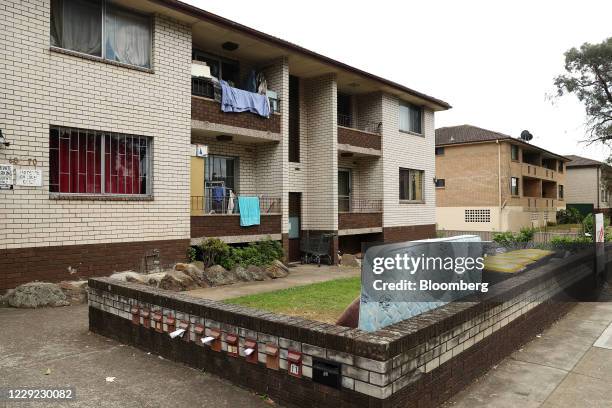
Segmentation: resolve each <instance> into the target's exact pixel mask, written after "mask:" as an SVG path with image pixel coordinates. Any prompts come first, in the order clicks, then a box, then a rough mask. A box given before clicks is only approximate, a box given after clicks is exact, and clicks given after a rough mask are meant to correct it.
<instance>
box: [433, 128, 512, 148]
mask: <svg viewBox="0 0 612 408" xmlns="http://www.w3.org/2000/svg"><path fill="white" fill-rule="evenodd" d="M498 139H512V136H508V135H504V134H503V133H499V132H494V131H492V130H487V129H483V128H479V127H477V126H472V125H460V126H449V127H443V128H439V129H436V145H446V144H454V143H470V142H487V141H490V140H498Z"/></svg>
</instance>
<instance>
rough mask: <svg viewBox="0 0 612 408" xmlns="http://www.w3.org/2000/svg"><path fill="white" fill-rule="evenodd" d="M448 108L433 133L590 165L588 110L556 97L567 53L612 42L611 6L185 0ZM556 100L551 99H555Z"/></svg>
mask: <svg viewBox="0 0 612 408" xmlns="http://www.w3.org/2000/svg"><path fill="white" fill-rule="evenodd" d="M183 1H186V2H187V3H190V4H193V5H195V6H197V7H200V8H203V9H205V10H207V11H210V12H212V13H215V14H218V15H221V16H223V17H226V18H229V19H231V20H234V21H236V22H238V23H241V24H244V25H247V26H249V27H251V28H255V29H257V30H260V31H263V32H265V33H267V34H271V35H274V36H277V37H280V38H282V39H284V40H287V41H290V42H293V43H296V44H298V45H300V46H303V47H305V48H308V49H310V50H312V51H315V52H318V53H320V54H323V55H325V56H327V57H330V58H333V59H336V60H339V61H342V62H344V63H347V64H349V65H352V66H354V67H356V68H360V69H362V70H365V71H367V72H370V73H372V74H375V75H378V76H382V77H384V78H387V79H390V80H392V81H395V82H398V83H400V84H402V85H405V86H408V87H410V88H412V89H415V90H418V91H420V92H423V93H425V94H428V95H431V96H434V97H436V98H439V99H442V100H444V101H446V102H448V103H450V104H451V105H452V106H453V108H452V109H450V110H448V111H445V112H440V113H437V114H436V118H435V120H436V128H438V127H442V126H453V125H461V124H471V125H475V126H480V127H483V128H486V129H490V130H495V131H498V132H501V133H505V134H508V135H511V136H514V137H518V136H519V135H520V133H521V131H522V130H524V129H527V130H529V131H530V132H531V133H532V134H533V136H534V139H533V140H532V142H531V143H532V144H535V145H538V146H540V147H543V148H545V149H548V150H551V151H553V152H555V153H559V154H576V155H579V156H584V157H589V158H592V159H596V160H603V159H605V158H607V157H608V156H609V155H610V153H611V151H610V149H609V148H607V147H604V146H603V145H602V144H592V145H590V146H589V145H587V144H586V143H583V142H582V141H584V140H585V138H586V130H585V126H584V124H585V120H586V117H585V113H584V107H583V106H582V105H581V104H580V102H579V101H578V100H577V99H576V98H575V97H574V96H571V95H570V96H564V97H562V98H556V97H554V95H556V92H555V88H554V85H553V80H554V78H555V76H556V75H559V74H561V73H563V71H564V56H563V53H564V52H565V51H567V50H568V49H570V48H571V47H574V46H576V47H578V46H580V45H581V44H583V43H584V42H591V43H595V42H601V41H603V40H604V39H606V38H608V37H610V36H612V24H610V16H612V1H591V0H586V1H584V0H583V1H580V2H577V1H573V2H569V1H536V0H532V1H522V0H516V1H506V2H501V1H468V0H465V1H443V0H438V1H388V0H379V1H376V2H373V1H371V0H370V1H361V0H355V1H330V0H326V1H319V0H310V1H301V2H291V1H278V0H267V1H266V2H264V3H255V2H253V1H242V0H233V1H231V2H229V1H227V0H224V1H219V0H183ZM551 96H553V97H551Z"/></svg>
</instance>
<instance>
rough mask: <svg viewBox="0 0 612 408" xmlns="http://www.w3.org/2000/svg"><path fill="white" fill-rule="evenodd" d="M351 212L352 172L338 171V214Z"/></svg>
mask: <svg viewBox="0 0 612 408" xmlns="http://www.w3.org/2000/svg"><path fill="white" fill-rule="evenodd" d="M349 211H351V170H350V169H338V212H349Z"/></svg>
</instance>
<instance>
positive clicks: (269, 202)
mask: <svg viewBox="0 0 612 408" xmlns="http://www.w3.org/2000/svg"><path fill="white" fill-rule="evenodd" d="M225 191H229V190H225ZM206 193H207V194H206V195H204V196H191V211H192V212H196V213H201V215H209V214H217V215H232V214H240V205H239V201H238V198H239V197H241V196H244V197H253V196H257V197H258V198H259V211H260V212H261V214H279V213H280V212H281V199H280V197H270V196H265V195H257V194H238V195H236V194H234V195H233V196H232V195H231V194H229V193H227V194H214V193H213V191H209V190H208V189H207V191H206Z"/></svg>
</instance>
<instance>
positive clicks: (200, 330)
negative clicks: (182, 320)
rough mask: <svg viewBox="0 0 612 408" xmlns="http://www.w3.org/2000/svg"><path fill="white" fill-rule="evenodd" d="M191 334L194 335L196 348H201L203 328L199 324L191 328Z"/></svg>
mask: <svg viewBox="0 0 612 408" xmlns="http://www.w3.org/2000/svg"><path fill="white" fill-rule="evenodd" d="M193 333H194V334H195V343H196V344H197V345H198V346H203V345H204V343H202V339H203V338H204V326H203V325H201V324H196V325H195V326H194V327H193Z"/></svg>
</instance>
